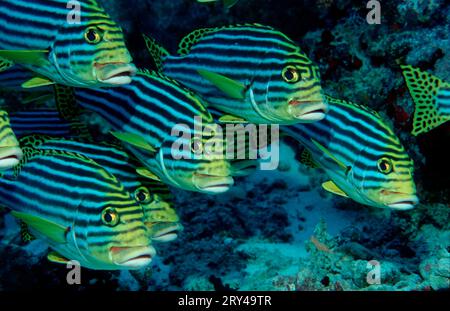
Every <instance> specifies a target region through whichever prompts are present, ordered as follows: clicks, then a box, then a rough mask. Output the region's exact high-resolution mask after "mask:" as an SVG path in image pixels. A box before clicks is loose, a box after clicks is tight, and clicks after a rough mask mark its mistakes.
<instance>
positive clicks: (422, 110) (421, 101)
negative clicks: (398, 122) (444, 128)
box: [400, 65, 450, 136]
mask: <svg viewBox="0 0 450 311" xmlns="http://www.w3.org/2000/svg"><path fill="white" fill-rule="evenodd" d="M400 67H401V69H402V73H403V77H404V78H405V81H406V85H407V86H408V90H409V93H410V94H411V97H412V98H413V101H414V105H415V111H414V119H413V130H412V134H413V135H414V136H417V135H419V134H422V133H427V132H429V131H431V130H432V129H434V128H436V127H438V126H439V125H441V124H443V123H445V122H447V121H449V120H450V116H440V115H439V111H438V109H437V102H436V96H437V94H438V91H439V89H440V88H441V87H449V85H448V83H446V82H444V81H442V80H441V79H439V78H437V77H435V76H433V75H431V74H429V73H427V72H423V71H421V70H420V69H418V68H414V67H412V66H410V65H400Z"/></svg>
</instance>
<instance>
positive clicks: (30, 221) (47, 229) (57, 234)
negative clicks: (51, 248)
mask: <svg viewBox="0 0 450 311" xmlns="http://www.w3.org/2000/svg"><path fill="white" fill-rule="evenodd" d="M11 215H13V216H14V217H16V218H19V219H20V220H22V221H23V222H24V223H26V224H27V225H28V226H30V228H33V229H34V230H36V231H37V232H39V233H41V234H43V235H45V236H46V237H48V238H49V239H51V240H53V241H55V242H56V243H65V242H66V233H67V231H68V228H67V227H64V226H61V225H59V224H57V223H54V222H52V221H50V220H46V219H44V218H40V217H38V216H34V215H30V214H26V213H20V212H16V211H13V212H11Z"/></svg>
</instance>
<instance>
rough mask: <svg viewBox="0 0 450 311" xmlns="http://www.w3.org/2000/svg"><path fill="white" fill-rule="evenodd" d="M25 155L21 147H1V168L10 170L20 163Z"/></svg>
mask: <svg viewBox="0 0 450 311" xmlns="http://www.w3.org/2000/svg"><path fill="white" fill-rule="evenodd" d="M22 157H23V153H22V149H20V147H3V148H0V170H8V169H10V168H13V167H14V166H16V165H17V164H19V162H20V160H21V159H22Z"/></svg>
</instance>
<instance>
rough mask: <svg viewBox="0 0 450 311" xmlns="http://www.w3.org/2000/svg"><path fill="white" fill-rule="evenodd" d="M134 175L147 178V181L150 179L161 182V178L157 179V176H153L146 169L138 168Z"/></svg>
mask: <svg viewBox="0 0 450 311" xmlns="http://www.w3.org/2000/svg"><path fill="white" fill-rule="evenodd" d="M136 173H138V175H141V176H142V177H145V178H148V179H151V180H156V181H161V178H159V177H158V176H156V175H155V174H153V173H152V172H151V171H150V170H149V169H148V168H146V167H139V168H137V169H136Z"/></svg>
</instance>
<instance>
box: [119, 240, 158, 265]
mask: <svg viewBox="0 0 450 311" xmlns="http://www.w3.org/2000/svg"><path fill="white" fill-rule="evenodd" d="M123 251H128V252H130V254H129V255H128V256H126V257H125V258H122V259H121V260H120V261H115V260H113V262H114V264H116V265H118V266H121V267H125V268H128V269H140V268H142V267H145V266H148V265H149V264H150V263H151V262H152V259H153V257H154V256H155V255H156V250H155V249H154V248H153V247H152V246H150V245H146V246H131V247H130V246H122V247H121V246H113V247H111V248H110V253H111V254H112V257H113V258H114V255H115V254H117V253H120V252H123Z"/></svg>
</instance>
